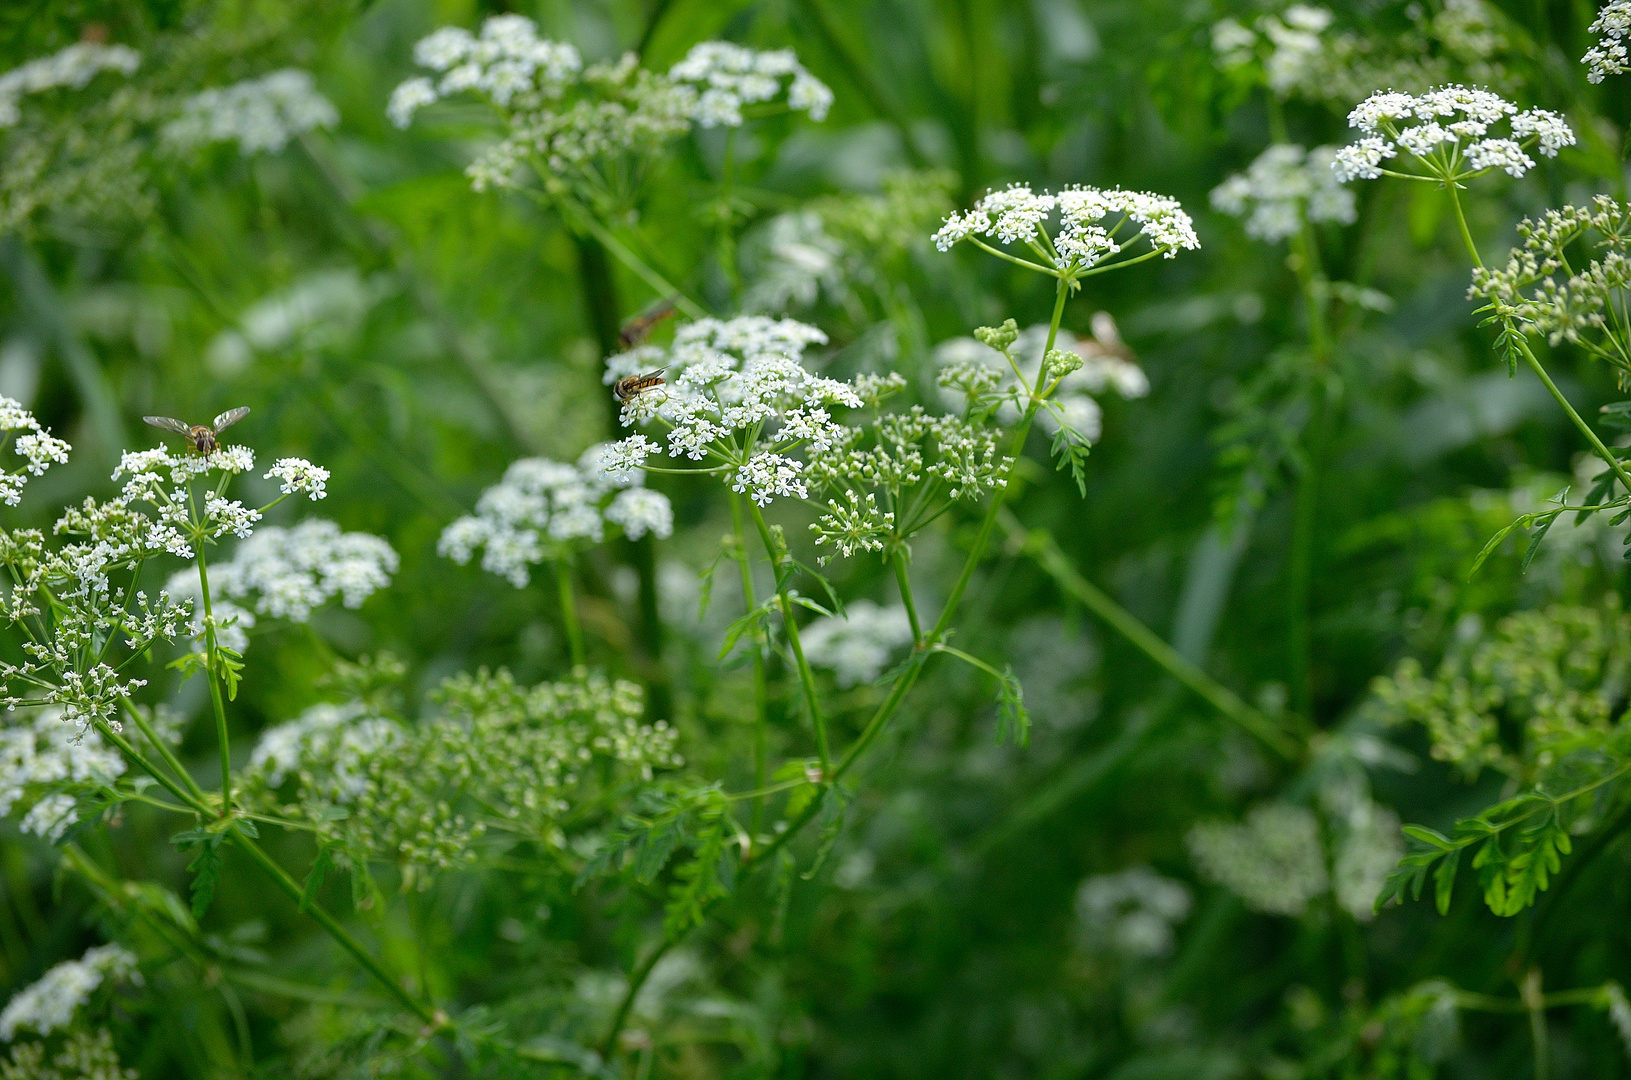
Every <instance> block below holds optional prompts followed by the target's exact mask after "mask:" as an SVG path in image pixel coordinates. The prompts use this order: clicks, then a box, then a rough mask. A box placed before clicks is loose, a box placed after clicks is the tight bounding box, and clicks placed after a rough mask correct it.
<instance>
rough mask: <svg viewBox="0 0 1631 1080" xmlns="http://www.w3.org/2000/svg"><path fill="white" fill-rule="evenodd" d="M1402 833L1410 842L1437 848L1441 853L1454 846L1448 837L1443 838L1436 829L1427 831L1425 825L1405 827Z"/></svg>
mask: <svg viewBox="0 0 1631 1080" xmlns="http://www.w3.org/2000/svg"><path fill="white" fill-rule="evenodd" d="M1403 832H1404V834H1405V835H1406V836H1408V837H1410V838H1411V839H1412V840H1420V841H1421V842H1422V843H1424V844H1428V845H1430V846H1432V847H1436V848H1439V849H1441V850H1443V851H1449V850H1450V849H1451V848H1452V847H1454V846H1455V845H1454V843H1452V842H1451V840H1450V838H1449V837H1448V836H1445V835H1444V834H1443V833H1441V832H1439V831H1438V830H1436V829H1429V828H1428V827H1427V826H1425V825H1406V826H1404V827H1403Z"/></svg>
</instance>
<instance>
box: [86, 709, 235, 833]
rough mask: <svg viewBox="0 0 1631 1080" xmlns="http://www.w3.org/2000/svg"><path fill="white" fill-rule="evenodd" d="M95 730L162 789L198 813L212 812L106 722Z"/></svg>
mask: <svg viewBox="0 0 1631 1080" xmlns="http://www.w3.org/2000/svg"><path fill="white" fill-rule="evenodd" d="M97 731H99V732H100V733H101V735H102V737H103V738H104V739H106V740H108V741H109V742H111V743H112V744H113V745H114V746H117V747H118V748H119V751H120V752H121V753H122V754H124V755H125V756H126V757H127V758H129V759H130V760H131V761H132V762H134V763H135V764H136V767H137V768H139V769H141V770H142V771H143V772H145V773H146V774H147V775H149V776H151V777H152V778H153V779H154V780H157V781H158V782H159V784H160V785H161V786H162V787H163V788H164V790H166V791H168V792H169V793H170V794H172V795H174V796H175V797H176V798H178V799H180V800H181V801H182V802H183V803H186V804H187V805H188V806H190V807H192V808H193V809H194V810H196V811H198V813H200V814H203V815H205V816H208V815H210V814H212V813H214V810H213V809H211V808H210V807H209V806H208V805H207V804H206V803H205V802H204V800H203V799H202V798H194V797H193V796H192V795H191V794H190V793H189V792H187V791H186V790H185V789H184V788H182V787H181V785H179V784H177V783H176V782H175V781H174V780H172V779H170V777H168V776H166V775H165V774H164V772H163V771H162V770H161V769H159V767H158V766H157V765H154V764H153V763H152V762H151V761H149V760H147V758H146V756H145V755H143V754H142V752H141V751H139V750H137V749H136V748H135V747H134V746H132V745H130V740H129V739H126V738H125V737H124V736H123V735H121V734H119V733H118V732H117V731H114V730H113V729H112V728H111V727H109V726H108V725H107V724H101V725H99V726H98V727H97ZM200 794H202V793H200Z"/></svg>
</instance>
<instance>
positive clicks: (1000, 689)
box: [997, 667, 1031, 746]
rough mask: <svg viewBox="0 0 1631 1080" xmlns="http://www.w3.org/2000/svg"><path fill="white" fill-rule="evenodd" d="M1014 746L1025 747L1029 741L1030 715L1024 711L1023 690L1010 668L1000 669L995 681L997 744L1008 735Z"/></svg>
mask: <svg viewBox="0 0 1631 1080" xmlns="http://www.w3.org/2000/svg"><path fill="white" fill-rule="evenodd" d="M1010 734H1011V735H1013V737H1014V745H1016V746H1025V745H1026V744H1028V743H1029V742H1030V741H1031V714H1030V713H1029V712H1027V711H1026V709H1025V688H1024V687H1023V686H1021V685H1020V683H1019V679H1018V677H1017V676H1015V675H1014V669H1013V668H1012V667H1004V668H1003V669H1002V677H1001V678H1000V679H998V680H997V742H998V743H999V744H1000V743H1002V742H1003V741H1004V740H1005V739H1006V738H1007V737H1008V736H1009V735H1010Z"/></svg>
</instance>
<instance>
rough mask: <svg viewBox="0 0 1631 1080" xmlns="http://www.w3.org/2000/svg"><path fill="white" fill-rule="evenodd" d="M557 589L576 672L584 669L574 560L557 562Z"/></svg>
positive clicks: (567, 643) (563, 624) (567, 644)
mask: <svg viewBox="0 0 1631 1080" xmlns="http://www.w3.org/2000/svg"><path fill="white" fill-rule="evenodd" d="M555 589H556V594H557V595H558V596H559V598H560V602H561V625H562V626H563V627H564V628H565V629H566V647H567V652H568V653H569V654H570V656H571V658H572V667H573V669H574V670H576V669H577V668H580V667H583V666H584V663H585V660H584V649H583V627H582V626H580V625H579V624H578V605H577V601H576V600H575V599H574V598H573V596H572V560H571V559H568V558H560V559H556V560H555Z"/></svg>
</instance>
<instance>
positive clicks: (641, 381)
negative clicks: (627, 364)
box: [612, 368, 668, 402]
mask: <svg viewBox="0 0 1631 1080" xmlns="http://www.w3.org/2000/svg"><path fill="white" fill-rule="evenodd" d="M667 370H668V369H667V368H658V369H657V370H656V371H648V372H646V373H645V374H644V375H625V376H624V377H623V378H621V379H619V380H617V382H616V383H615V384H613V386H612V396H613V397H615V398H616V399H617V400H618V401H624V402H627V401H633V400H634V399H635V398H637V397H639V396H640V395H641V394H644V393H646V392H647V391H649V390H655V389H656V388H657V387H659V386H661V385H662V384H663V372H664V371H667Z"/></svg>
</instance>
